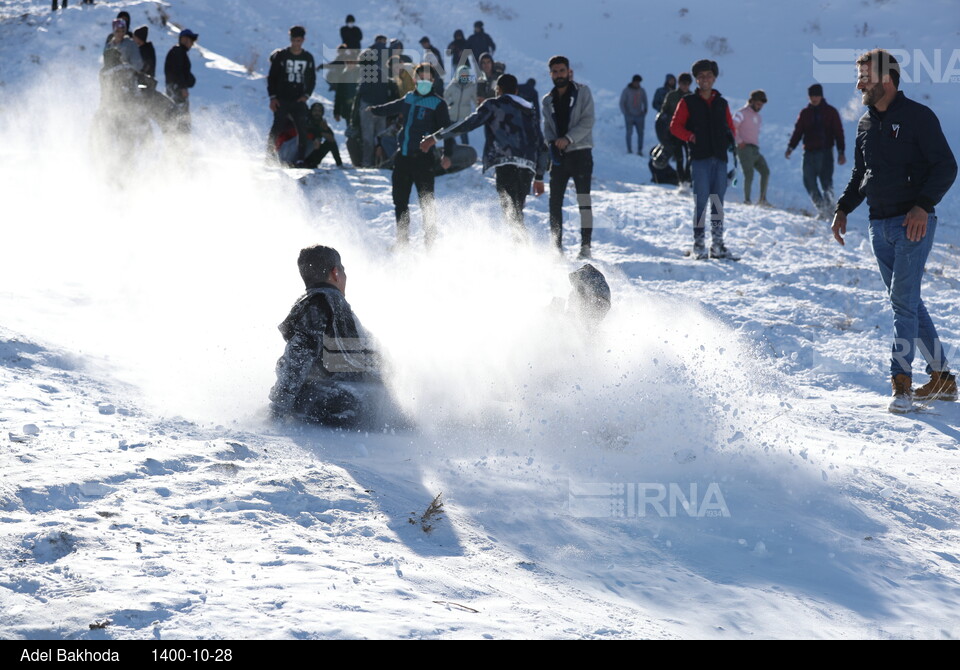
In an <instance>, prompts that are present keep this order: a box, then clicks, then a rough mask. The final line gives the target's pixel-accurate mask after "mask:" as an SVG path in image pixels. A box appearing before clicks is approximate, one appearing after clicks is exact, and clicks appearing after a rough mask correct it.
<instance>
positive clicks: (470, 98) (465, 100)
mask: <svg viewBox="0 0 960 670" xmlns="http://www.w3.org/2000/svg"><path fill="white" fill-rule="evenodd" d="M443 97H444V99H445V100H446V101H447V107H449V108H450V120H451V121H452V122H453V123H459V122H460V121H463V120H464V119H465V118H467V117H468V116H470V115H471V114H473V110H474V109H476V107H477V82H476V81H474V79H473V75H472V74H470V68H469V67H467V66H466V65H461V66H460V67H458V68H457V76H456V77H454V79H453V81H451V82H450V85H449V86H447V90H445V91H444V92H443ZM460 144H470V136H469V135H467V133H463V134H462V135H460Z"/></svg>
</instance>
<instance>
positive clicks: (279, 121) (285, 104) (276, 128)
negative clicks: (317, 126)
mask: <svg viewBox="0 0 960 670" xmlns="http://www.w3.org/2000/svg"><path fill="white" fill-rule="evenodd" d="M277 102H279V103H280V106H279V107H277V111H275V112H274V113H273V126H271V128H270V146H271V147H273V146H276V139H277V135H279V134H280V133H281V132H282V131H283V127H284V126H285V125H286V123H287V116H289V117H290V118H291V119H293V124H294V125H295V126H296V127H297V160H302V159H303V158H304V157H305V156H306V155H307V152H308V151H309V148H308V147H309V146H310V145H309V140H308V139H307V115H308V114H309V113H310V112H309V110H308V109H307V103H305V102H298V101H296V100H278V101H277Z"/></svg>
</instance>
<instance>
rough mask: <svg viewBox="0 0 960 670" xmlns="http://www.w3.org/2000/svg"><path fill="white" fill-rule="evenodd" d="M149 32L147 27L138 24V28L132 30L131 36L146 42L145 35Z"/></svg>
mask: <svg viewBox="0 0 960 670" xmlns="http://www.w3.org/2000/svg"><path fill="white" fill-rule="evenodd" d="M149 32H150V29H149V28H147V27H146V26H140V27H139V28H137V29H136V30H134V31H133V36H134V37H137V38H139V39H141V40H143V41H144V42H146V41H147V35H148V34H149Z"/></svg>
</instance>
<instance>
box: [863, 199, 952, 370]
mask: <svg viewBox="0 0 960 670" xmlns="http://www.w3.org/2000/svg"><path fill="white" fill-rule="evenodd" d="M905 218H906V217H903V216H895V217H893V218H890V219H871V220H870V245H871V246H872V247H873V254H874V255H875V256H876V257H877V265H878V266H879V267H880V276H881V277H882V278H883V284H884V286H886V287H887V293H888V294H889V295H890V303H891V304H892V305H893V337H894V340H893V348H892V350H891V354H892V355H891V358H890V375H891V376H894V375H899V374H904V375H907V376H912V375H911V370H912V369H913V359H914V356H915V355H916V353H917V351H918V350H919V351H920V354H921V355H922V356H923V357H924V358H925V359H926V361H927V373H928V374H929V373H930V372H932V371H934V370H936V371H937V372H943V371H946V370H949V369H950V367H949V365H948V363H947V357H946V355H945V353H944V351H943V345H942V344H941V342H940V338H939V337H938V336H937V329H936V328H935V327H934V325H933V321H932V320H931V319H930V315H929V314H928V313H927V308H926V306H925V305H924V304H923V300H921V298H920V283H921V280H922V279H923V268H924V265H925V264H926V262H927V256H928V255H929V254H930V248H931V247H932V246H933V236H934V233H935V232H936V230H937V217H936V215H934V214H931V215H929V216H928V217H927V234H926V235H924V236H923V239H922V240H920V241H919V242H911V241H910V240H908V239H907V229H906V228H905V227H904V226H903V221H904V219H905Z"/></svg>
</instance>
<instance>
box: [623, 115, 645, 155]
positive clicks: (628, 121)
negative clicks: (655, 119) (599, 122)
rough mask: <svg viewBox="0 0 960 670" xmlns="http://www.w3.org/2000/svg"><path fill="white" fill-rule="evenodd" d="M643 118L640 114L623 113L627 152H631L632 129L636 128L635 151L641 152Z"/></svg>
mask: <svg viewBox="0 0 960 670" xmlns="http://www.w3.org/2000/svg"><path fill="white" fill-rule="evenodd" d="M643 119H644V117H642V116H630V115H628V114H624V115H623V123H624V125H625V126H626V127H627V153H633V129H634V128H636V129H637V153H638V154H642V153H643Z"/></svg>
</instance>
